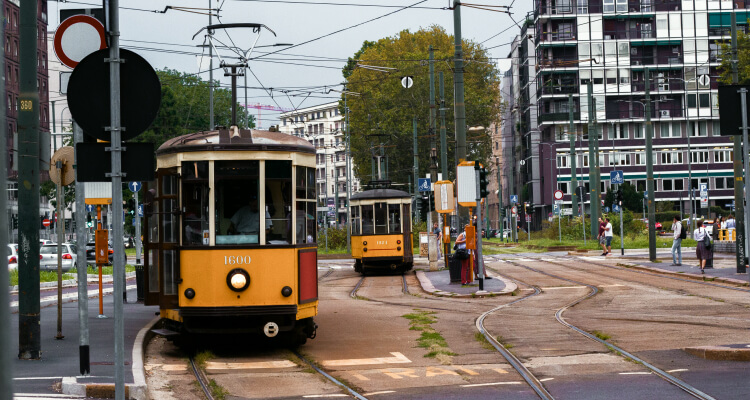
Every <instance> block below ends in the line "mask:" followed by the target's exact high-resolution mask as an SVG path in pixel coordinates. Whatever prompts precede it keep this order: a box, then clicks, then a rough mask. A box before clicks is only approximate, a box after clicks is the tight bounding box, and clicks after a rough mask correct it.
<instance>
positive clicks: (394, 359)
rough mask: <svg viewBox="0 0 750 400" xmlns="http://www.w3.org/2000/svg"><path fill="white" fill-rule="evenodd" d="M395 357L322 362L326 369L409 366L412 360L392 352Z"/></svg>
mask: <svg viewBox="0 0 750 400" xmlns="http://www.w3.org/2000/svg"><path fill="white" fill-rule="evenodd" d="M391 354H392V355H393V357H378V358H352V359H348V360H329V361H323V362H321V365H323V366H324V367H347V366H352V365H377V364H408V363H411V360H409V359H408V358H406V356H404V355H403V354H401V353H396V352H391Z"/></svg>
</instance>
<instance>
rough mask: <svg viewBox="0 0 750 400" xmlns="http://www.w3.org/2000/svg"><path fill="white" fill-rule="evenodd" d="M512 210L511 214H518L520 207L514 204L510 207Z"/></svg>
mask: <svg viewBox="0 0 750 400" xmlns="http://www.w3.org/2000/svg"><path fill="white" fill-rule="evenodd" d="M510 212H511V214H513V215H516V214H518V208H516V206H513V207H511V208H510Z"/></svg>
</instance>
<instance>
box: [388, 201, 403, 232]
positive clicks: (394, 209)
mask: <svg viewBox="0 0 750 400" xmlns="http://www.w3.org/2000/svg"><path fill="white" fill-rule="evenodd" d="M388 231H389V232H390V233H401V205H400V204H388Z"/></svg>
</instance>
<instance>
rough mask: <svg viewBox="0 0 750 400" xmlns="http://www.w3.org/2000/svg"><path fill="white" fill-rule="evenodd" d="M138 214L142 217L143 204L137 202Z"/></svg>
mask: <svg viewBox="0 0 750 400" xmlns="http://www.w3.org/2000/svg"><path fill="white" fill-rule="evenodd" d="M138 216H139V217H141V218H142V217H143V204H138Z"/></svg>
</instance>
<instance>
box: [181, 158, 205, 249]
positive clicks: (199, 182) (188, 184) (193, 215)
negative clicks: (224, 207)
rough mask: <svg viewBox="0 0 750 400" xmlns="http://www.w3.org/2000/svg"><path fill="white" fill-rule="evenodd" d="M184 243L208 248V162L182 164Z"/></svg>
mask: <svg viewBox="0 0 750 400" xmlns="http://www.w3.org/2000/svg"><path fill="white" fill-rule="evenodd" d="M182 215H183V220H182V221H183V223H182V227H183V230H184V232H183V237H182V243H183V244H185V245H188V246H201V245H204V246H207V245H208V244H209V240H208V238H209V235H208V233H209V229H208V161H188V162H183V163H182Z"/></svg>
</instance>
